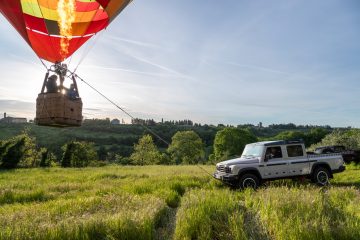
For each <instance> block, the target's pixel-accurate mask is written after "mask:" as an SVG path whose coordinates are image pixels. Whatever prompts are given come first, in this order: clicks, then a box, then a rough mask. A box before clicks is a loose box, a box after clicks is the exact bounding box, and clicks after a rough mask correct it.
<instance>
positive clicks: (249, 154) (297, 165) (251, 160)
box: [213, 140, 345, 188]
mask: <svg viewBox="0 0 360 240" xmlns="http://www.w3.org/2000/svg"><path fill="white" fill-rule="evenodd" d="M344 170H345V166H344V161H343V158H342V155H341V154H317V155H308V154H307V153H306V149H305V145H304V142H303V141H302V140H294V141H284V140H279V141H266V142H257V143H252V144H248V145H246V146H245V149H244V151H243V153H242V155H241V157H239V158H236V159H232V160H228V161H223V162H220V163H218V164H217V165H216V171H215V173H214V175H213V176H214V177H215V178H216V179H219V180H221V181H223V182H224V183H227V184H229V185H233V186H239V187H240V188H244V187H246V186H248V185H249V186H252V187H255V188H256V187H258V186H259V185H260V184H261V183H262V182H264V181H269V180H275V179H281V178H294V177H301V176H302V177H307V178H309V179H311V180H312V181H313V182H316V183H318V184H319V185H326V184H327V183H328V181H329V179H330V178H332V177H333V173H336V172H342V171H344ZM245 180H246V181H245Z"/></svg>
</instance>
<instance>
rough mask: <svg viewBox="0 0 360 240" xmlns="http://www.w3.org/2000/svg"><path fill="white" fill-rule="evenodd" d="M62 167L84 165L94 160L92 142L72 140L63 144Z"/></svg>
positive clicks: (94, 152) (94, 154)
mask: <svg viewBox="0 0 360 240" xmlns="http://www.w3.org/2000/svg"><path fill="white" fill-rule="evenodd" d="M63 151H64V153H63V158H62V160H61V166H62V167H86V166H88V165H89V164H90V162H91V161H93V160H96V157H97V156H96V151H95V147H94V144H93V143H88V142H77V141H73V142H70V143H68V144H66V145H64V146H63Z"/></svg>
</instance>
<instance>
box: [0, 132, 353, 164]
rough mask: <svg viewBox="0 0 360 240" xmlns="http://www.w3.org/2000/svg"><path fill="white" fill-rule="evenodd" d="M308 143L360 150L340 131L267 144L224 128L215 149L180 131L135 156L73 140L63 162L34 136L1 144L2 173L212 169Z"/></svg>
mask: <svg viewBox="0 0 360 240" xmlns="http://www.w3.org/2000/svg"><path fill="white" fill-rule="evenodd" d="M290 139H303V140H305V142H306V144H307V147H309V148H310V149H311V148H314V147H316V146H319V145H321V144H323V145H334V144H341V145H345V146H347V147H348V148H352V149H356V148H360V130H357V129H350V130H336V131H333V132H329V131H328V130H327V129H324V128H315V129H311V130H310V131H308V132H301V131H283V132H281V133H279V134H278V135H276V136H274V137H271V138H261V137H257V136H255V135H254V134H253V132H252V131H251V130H250V129H247V128H238V127H223V128H221V129H220V130H218V131H217V132H216V134H215V137H214V139H213V141H212V146H211V148H209V147H207V145H206V144H207V143H206V142H205V141H204V140H203V139H202V138H201V137H200V136H199V134H198V133H196V132H195V131H193V130H182V131H177V132H175V133H174V134H173V136H172V137H171V139H170V141H169V145H167V144H165V145H166V147H163V145H161V147H159V146H158V145H157V144H156V141H155V139H154V138H153V137H152V135H150V134H148V133H146V132H144V134H143V135H142V137H140V138H139V139H138V140H137V141H136V142H135V143H134V145H133V150H132V151H131V153H130V154H129V155H125V156H124V155H121V154H115V156H111V155H112V152H111V151H109V149H107V148H106V147H104V146H100V147H96V145H95V144H94V143H92V142H88V141H78V140H72V141H69V142H67V143H65V144H64V145H63V146H62V147H61V150H60V151H61V155H60V157H57V156H56V155H55V154H54V153H53V152H52V151H51V150H49V149H47V148H45V147H39V145H38V144H37V141H36V138H35V137H33V136H31V135H30V134H29V132H28V131H24V132H23V133H21V134H20V135H17V136H15V137H12V138H10V139H7V140H3V141H0V168H2V169H11V168H18V167H22V168H29V167H52V166H57V165H58V166H61V167H87V166H99V165H100V166H101V165H105V164H108V163H115V164H122V165H153V164H164V165H171V164H173V165H176V164H207V163H215V162H218V161H222V160H226V159H231V158H235V157H238V156H240V155H241V153H242V151H243V149H244V147H245V145H246V144H248V143H252V142H256V141H265V140H290Z"/></svg>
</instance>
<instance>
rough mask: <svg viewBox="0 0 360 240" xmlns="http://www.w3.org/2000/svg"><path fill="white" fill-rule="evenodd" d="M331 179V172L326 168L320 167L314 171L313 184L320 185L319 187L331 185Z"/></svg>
mask: <svg viewBox="0 0 360 240" xmlns="http://www.w3.org/2000/svg"><path fill="white" fill-rule="evenodd" d="M329 178H330V174H329V171H328V170H327V169H326V168H323V167H318V168H316V169H315V170H314V173H313V176H312V182H314V183H316V184H318V185H319V186H325V185H328V184H329Z"/></svg>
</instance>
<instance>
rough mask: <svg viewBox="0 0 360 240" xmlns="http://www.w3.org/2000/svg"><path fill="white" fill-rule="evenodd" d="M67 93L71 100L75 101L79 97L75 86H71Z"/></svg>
mask: <svg viewBox="0 0 360 240" xmlns="http://www.w3.org/2000/svg"><path fill="white" fill-rule="evenodd" d="M66 92H67V96H68V97H69V98H70V99H71V100H75V99H77V98H78V97H79V94H78V92H77V91H76V88H75V84H71V85H70V88H69V89H68V90H67V91H66Z"/></svg>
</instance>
